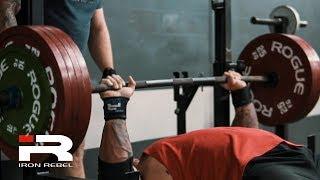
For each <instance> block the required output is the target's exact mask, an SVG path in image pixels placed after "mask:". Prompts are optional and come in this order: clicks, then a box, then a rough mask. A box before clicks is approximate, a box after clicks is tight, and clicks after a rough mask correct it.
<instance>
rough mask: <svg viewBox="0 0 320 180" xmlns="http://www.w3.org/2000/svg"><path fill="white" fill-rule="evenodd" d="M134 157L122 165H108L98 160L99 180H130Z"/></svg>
mask: <svg viewBox="0 0 320 180" xmlns="http://www.w3.org/2000/svg"><path fill="white" fill-rule="evenodd" d="M132 162H133V157H131V158H129V159H128V160H126V161H124V162H121V163H107V162H104V161H102V160H101V159H100V158H99V159H98V173H99V180H100V179H101V180H103V179H112V180H113V179H114V180H128V173H130V172H132V171H133V167H132Z"/></svg>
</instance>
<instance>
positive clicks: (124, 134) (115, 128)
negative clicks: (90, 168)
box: [99, 120, 133, 163]
mask: <svg viewBox="0 0 320 180" xmlns="http://www.w3.org/2000/svg"><path fill="white" fill-rule="evenodd" d="M99 154H100V158H101V159H102V160H105V161H106V162H109V163H117V162H123V161H125V160H127V159H128V158H130V157H132V156H133V151H132V147H131V142H130V138H129V134H128V131H127V126H126V122H125V121H123V120H111V121H108V122H107V123H106V125H105V127H104V132H103V135H102V142H101V147H100V153H99Z"/></svg>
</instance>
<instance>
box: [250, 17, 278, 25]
mask: <svg viewBox="0 0 320 180" xmlns="http://www.w3.org/2000/svg"><path fill="white" fill-rule="evenodd" d="M251 23H252V24H263V25H280V24H281V23H283V21H282V19H281V18H275V19H262V18H257V17H255V16H253V17H252V18H251Z"/></svg>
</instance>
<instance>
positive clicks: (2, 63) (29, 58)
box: [0, 26, 320, 161]
mask: <svg viewBox="0 0 320 180" xmlns="http://www.w3.org/2000/svg"><path fill="white" fill-rule="evenodd" d="M0 48H1V51H0V87H1V88H0V89H1V90H2V91H0V107H1V110H2V112H1V116H0V133H1V134H0V147H1V150H2V151H3V152H4V153H5V154H6V155H7V156H8V157H9V158H11V159H15V160H17V159H18V146H19V143H18V141H17V137H18V135H24V134H59V135H66V136H68V137H69V138H71V139H72V141H73V144H74V146H73V148H72V150H71V152H74V151H75V150H76V149H77V147H78V146H79V145H80V144H81V142H82V140H83V138H84V136H85V134H86V131H87V128H88V124H89V119H90V114H91V112H90V111H91V93H98V92H102V91H106V90H112V88H111V87H108V86H106V85H102V84H100V85H95V86H93V85H92V84H91V82H90V78H89V73H88V69H87V67H86V64H85V61H84V58H83V56H82V54H81V52H80V50H79V48H78V47H77V46H76V44H75V43H74V42H73V41H72V39H71V38H70V37H69V36H68V35H66V34H65V33H64V32H62V31H61V30H59V29H57V28H54V27H49V26H17V27H13V28H10V29H7V30H5V31H3V32H2V33H1V34H0ZM239 59H241V60H245V61H244V63H245V65H246V68H245V70H244V72H243V75H244V76H243V77H242V78H243V80H245V81H247V82H248V83H249V85H250V86H251V89H252V95H253V103H254V104H255V107H256V110H257V114H258V118H259V120H260V122H261V123H264V124H267V125H279V124H286V123H289V122H294V121H297V120H299V119H301V118H302V117H304V116H306V115H307V114H308V113H309V112H310V111H311V110H312V108H313V107H314V105H315V103H316V102H317V100H318V97H319V87H320V84H319V83H320V81H319V77H320V76H319V58H318V55H317V53H316V52H315V51H314V50H313V48H312V47H311V46H310V45H309V44H308V43H307V42H306V41H304V40H303V39H301V38H299V37H297V36H294V35H285V34H266V35H262V36H260V37H258V38H256V39H254V40H253V41H251V42H250V43H249V44H248V45H247V46H246V47H245V48H244V50H243V51H242V53H241V55H240V58H239ZM224 82H226V77H224V76H216V77H201V78H175V79H162V80H147V81H137V86H136V88H137V89H139V88H150V87H165V86H184V85H197V86H212V85H215V84H220V83H224ZM39 145H42V144H39ZM47 157H48V155H44V154H37V155H33V156H32V160H33V161H43V160H45V159H46V158H47Z"/></svg>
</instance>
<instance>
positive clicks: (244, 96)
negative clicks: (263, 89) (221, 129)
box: [231, 86, 252, 108]
mask: <svg viewBox="0 0 320 180" xmlns="http://www.w3.org/2000/svg"><path fill="white" fill-rule="evenodd" d="M231 95H232V103H233V106H234V107H235V108H238V107H241V106H244V105H247V104H250V103H251V102H252V100H251V94H250V88H249V87H248V86H247V87H245V88H242V89H239V90H235V91H232V92H231Z"/></svg>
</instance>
